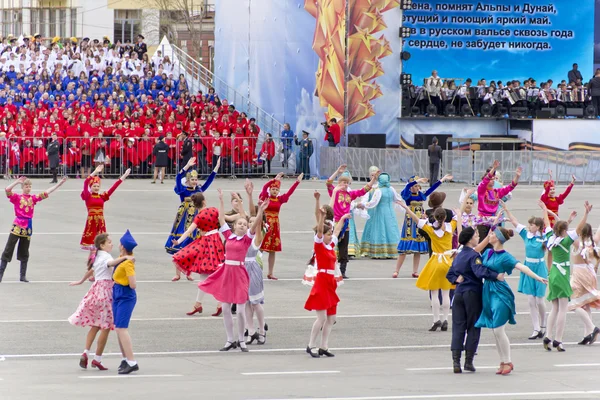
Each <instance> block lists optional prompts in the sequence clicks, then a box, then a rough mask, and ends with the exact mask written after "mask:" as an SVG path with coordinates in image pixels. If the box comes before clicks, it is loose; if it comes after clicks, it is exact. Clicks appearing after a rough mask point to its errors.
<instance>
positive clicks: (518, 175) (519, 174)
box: [515, 167, 523, 178]
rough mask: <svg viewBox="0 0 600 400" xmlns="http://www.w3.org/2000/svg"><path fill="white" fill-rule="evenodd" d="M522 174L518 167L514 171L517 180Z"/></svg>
mask: <svg viewBox="0 0 600 400" xmlns="http://www.w3.org/2000/svg"><path fill="white" fill-rule="evenodd" d="M522 173H523V167H518V168H517V170H516V171H515V174H516V175H517V178H520V177H521V174H522Z"/></svg>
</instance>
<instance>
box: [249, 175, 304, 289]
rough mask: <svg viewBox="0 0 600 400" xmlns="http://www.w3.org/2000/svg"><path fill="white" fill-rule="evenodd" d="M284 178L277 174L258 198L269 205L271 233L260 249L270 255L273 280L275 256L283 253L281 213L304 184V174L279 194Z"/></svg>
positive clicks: (271, 277) (268, 216) (264, 187)
mask: <svg viewBox="0 0 600 400" xmlns="http://www.w3.org/2000/svg"><path fill="white" fill-rule="evenodd" d="M282 176H283V173H280V174H277V176H276V177H275V179H271V180H270V181H268V182H267V183H266V184H265V186H263V189H262V192H261V193H260V196H259V197H258V199H259V200H260V201H263V202H266V203H267V208H266V210H265V215H266V217H267V225H269V231H268V232H267V233H266V235H265V237H264V239H263V242H262V245H261V247H260V249H261V251H265V252H267V253H269V273H268V274H267V278H268V279H272V280H277V278H276V277H275V275H273V270H274V269H275V255H276V253H278V252H280V251H281V226H280V224H279V212H280V211H281V206H282V205H283V204H284V203H287V202H288V201H289V199H290V197H292V194H294V191H295V190H296V188H297V187H298V185H299V184H300V182H302V178H303V177H304V174H300V175H298V178H296V182H294V183H293V185H292V186H291V187H290V188H289V189H288V191H287V192H285V193H284V194H279V191H280V190H281V178H282Z"/></svg>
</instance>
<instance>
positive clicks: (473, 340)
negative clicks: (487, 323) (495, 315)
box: [450, 291, 483, 352]
mask: <svg viewBox="0 0 600 400" xmlns="http://www.w3.org/2000/svg"><path fill="white" fill-rule="evenodd" d="M482 307H483V306H482V300H481V293H477V292H471V291H468V292H463V293H456V294H455V295H454V303H453V304H452V345H451V347H450V349H451V350H452V351H454V350H460V351H462V350H467V351H473V352H476V351H477V346H478V345H479V336H480V335H481V329H480V328H475V322H477V320H478V319H479V316H480V315H481V309H482ZM465 335H466V340H465Z"/></svg>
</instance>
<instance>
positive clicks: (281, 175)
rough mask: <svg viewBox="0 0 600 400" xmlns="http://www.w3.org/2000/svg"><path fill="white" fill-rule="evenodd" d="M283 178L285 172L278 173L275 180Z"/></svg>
mask: <svg viewBox="0 0 600 400" xmlns="http://www.w3.org/2000/svg"><path fill="white" fill-rule="evenodd" d="M281 178H283V172H280V173H278V174H277V176H276V177H275V180H277V181H280V180H281Z"/></svg>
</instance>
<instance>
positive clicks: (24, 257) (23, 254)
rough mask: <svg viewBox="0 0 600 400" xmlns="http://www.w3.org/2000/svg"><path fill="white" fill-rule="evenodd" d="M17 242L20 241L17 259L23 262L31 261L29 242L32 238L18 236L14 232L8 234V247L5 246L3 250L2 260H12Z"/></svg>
mask: <svg viewBox="0 0 600 400" xmlns="http://www.w3.org/2000/svg"><path fill="white" fill-rule="evenodd" d="M17 242H18V243H19V247H18V248H17V260H19V261H22V262H27V261H29V244H30V243H31V238H26V237H21V236H17V235H15V234H13V233H11V234H9V235H8V240H7V242H6V247H4V251H3V252H2V261H6V262H11V261H12V258H13V254H14V252H15V246H16V245H17Z"/></svg>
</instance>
